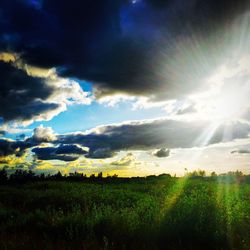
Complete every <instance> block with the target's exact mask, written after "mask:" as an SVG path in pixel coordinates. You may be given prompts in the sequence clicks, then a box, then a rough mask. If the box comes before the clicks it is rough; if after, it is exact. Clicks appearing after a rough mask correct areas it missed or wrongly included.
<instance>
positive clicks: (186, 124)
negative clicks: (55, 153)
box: [57, 119, 250, 158]
mask: <svg viewBox="0 0 250 250" xmlns="http://www.w3.org/2000/svg"><path fill="white" fill-rule="evenodd" d="M229 131H230V133H229ZM249 132H250V125H249V124H247V123H241V122H232V123H229V124H218V125H215V124H213V123H211V122H209V121H206V120H205V121H197V120H194V121H181V120H169V119H157V120H145V121H138V122H127V123H121V124H114V125H107V126H100V127H97V128H95V129H92V130H90V131H88V132H87V133H82V132H79V133H72V134H65V135H58V137H57V142H58V143H66V144H71V143H77V144H80V145H82V146H85V147H88V148H89V155H88V157H90V158H91V157H93V158H107V157H111V156H112V153H115V152H117V151H120V150H137V149H140V150H147V149H154V148H169V149H172V148H192V147H203V146H207V145H210V144H216V143H220V142H228V141H232V140H234V139H240V138H248V136H249ZM96 153H98V154H96Z"/></svg>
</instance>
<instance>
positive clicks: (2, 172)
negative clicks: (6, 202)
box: [0, 168, 8, 184]
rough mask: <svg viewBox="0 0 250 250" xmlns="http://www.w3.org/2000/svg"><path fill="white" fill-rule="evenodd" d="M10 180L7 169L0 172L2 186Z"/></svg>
mask: <svg viewBox="0 0 250 250" xmlns="http://www.w3.org/2000/svg"><path fill="white" fill-rule="evenodd" d="M7 180H8V176H7V171H6V169H5V168H3V169H1V170H0V184H1V183H5V182H6V181H7Z"/></svg>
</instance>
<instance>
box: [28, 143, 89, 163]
mask: <svg viewBox="0 0 250 250" xmlns="http://www.w3.org/2000/svg"><path fill="white" fill-rule="evenodd" d="M32 152H33V153H35V154H36V157H37V159H39V160H61V161H75V160H77V159H78V158H79V157H80V156H84V155H86V154H87V151H86V150H84V149H82V148H81V147H79V146H77V145H60V146H58V147H41V148H40V147H36V148H33V149H32Z"/></svg>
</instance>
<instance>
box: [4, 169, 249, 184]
mask: <svg viewBox="0 0 250 250" xmlns="http://www.w3.org/2000/svg"><path fill="white" fill-rule="evenodd" d="M169 178H177V177H176V176H171V175H170V174H160V175H149V176H146V177H129V178H128V177H126V178H124V177H118V175H117V174H113V175H107V176H105V177H104V176H103V173H102V172H100V173H98V174H91V175H89V176H87V175H86V174H83V173H79V172H74V173H69V174H68V175H66V174H64V175H63V174H62V173H61V172H60V171H58V172H57V173H55V174H50V173H49V174H45V173H41V174H37V173H35V172H34V171H32V170H23V169H17V170H15V172H14V173H11V174H8V172H7V170H6V168H2V169H1V170H0V184H4V183H25V182H30V181H86V182H88V181H90V182H100V181H112V182H113V181H117V180H119V181H121V180H122V181H128V180H147V181H150V180H151V181H152V180H160V179H169ZM184 178H189V179H206V180H217V181H221V182H237V183H250V175H244V174H243V173H242V172H241V171H238V170H237V171H229V172H227V173H224V174H216V173H215V172H212V173H211V174H210V175H207V174H206V172H205V171H204V170H195V171H193V172H186V173H185V176H184Z"/></svg>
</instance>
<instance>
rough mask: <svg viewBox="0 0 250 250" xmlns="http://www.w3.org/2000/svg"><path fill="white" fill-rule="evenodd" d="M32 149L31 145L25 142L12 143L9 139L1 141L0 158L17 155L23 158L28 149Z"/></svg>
mask: <svg viewBox="0 0 250 250" xmlns="http://www.w3.org/2000/svg"><path fill="white" fill-rule="evenodd" d="M29 147H31V145H30V144H29V143H26V142H25V141H11V140H7V139H0V156H1V157H4V156H9V155H15V156H17V157H20V156H22V155H23V154H24V153H25V150H26V149H27V148H29Z"/></svg>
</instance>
